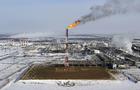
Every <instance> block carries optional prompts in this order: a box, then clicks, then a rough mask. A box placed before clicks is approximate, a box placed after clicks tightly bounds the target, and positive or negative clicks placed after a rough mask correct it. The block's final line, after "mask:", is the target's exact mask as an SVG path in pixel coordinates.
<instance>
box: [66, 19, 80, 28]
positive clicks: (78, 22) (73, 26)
mask: <svg viewBox="0 0 140 90" xmlns="http://www.w3.org/2000/svg"><path fill="white" fill-rule="evenodd" d="M80 23H81V21H80V20H77V21H75V22H74V23H72V24H70V25H69V26H68V27H67V28H66V29H72V28H75V27H76V26H78V25H79V24H80Z"/></svg>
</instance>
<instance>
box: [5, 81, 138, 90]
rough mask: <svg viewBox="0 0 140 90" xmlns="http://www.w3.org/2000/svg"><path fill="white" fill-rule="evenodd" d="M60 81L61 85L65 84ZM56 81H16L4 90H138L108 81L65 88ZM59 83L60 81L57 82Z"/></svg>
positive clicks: (128, 82) (78, 84)
mask: <svg viewBox="0 0 140 90" xmlns="http://www.w3.org/2000/svg"><path fill="white" fill-rule="evenodd" d="M67 81H68V80H66V81H64V80H63V81H62V83H64V82H67ZM56 82H58V81H53V80H52V81H51V80H48V81H46V80H42V81H40V80H39V81H38V80H36V81H33V80H29V81H28V80H27V81H24V80H23V81H22V80H21V81H18V82H16V83H13V84H11V85H10V87H9V88H5V90H139V87H140V83H136V84H135V83H133V82H130V81H118V80H115V81H108V80H94V81H92V80H91V81H86V80H83V81H82V80H80V81H74V80H73V81H70V82H74V83H75V86H73V87H65V86H58V85H57V84H56ZM59 82H60V81H59Z"/></svg>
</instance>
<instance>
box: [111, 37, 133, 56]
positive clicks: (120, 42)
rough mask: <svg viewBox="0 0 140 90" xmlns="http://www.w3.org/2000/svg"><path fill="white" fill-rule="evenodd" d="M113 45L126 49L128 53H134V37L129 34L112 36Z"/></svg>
mask: <svg viewBox="0 0 140 90" xmlns="http://www.w3.org/2000/svg"><path fill="white" fill-rule="evenodd" d="M112 45H113V46H115V47H117V48H121V49H123V50H125V51H126V52H128V53H131V54H132V49H131V47H132V38H130V37H128V36H124V35H123V36H122V35H115V36H114V37H113V38H112Z"/></svg>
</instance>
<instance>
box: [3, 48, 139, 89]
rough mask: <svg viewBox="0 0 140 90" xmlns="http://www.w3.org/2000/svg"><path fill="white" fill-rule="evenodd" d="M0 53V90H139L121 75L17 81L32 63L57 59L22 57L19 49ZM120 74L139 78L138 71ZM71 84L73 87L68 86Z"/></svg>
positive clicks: (49, 57)
mask: <svg viewBox="0 0 140 90" xmlns="http://www.w3.org/2000/svg"><path fill="white" fill-rule="evenodd" d="M0 52H1V54H0V89H2V90H87V89H88V90H93V89H94V90H112V89H114V90H124V89H126V90H139V87H140V82H138V83H134V82H132V81H130V80H129V79H127V77H125V76H124V75H123V74H122V73H120V74H117V75H114V77H116V79H117V80H19V77H20V75H21V74H22V73H23V72H24V71H25V70H27V68H28V67H29V65H31V64H32V63H38V62H39V63H44V62H49V61H51V60H56V58H59V57H58V56H52V55H50V56H49V55H48V56H33V57H28V56H27V57H23V55H22V49H20V48H13V49H11V50H3V49H0ZM3 56H4V57H3ZM60 60H61V59H60ZM62 61H63V60H62ZM122 72H125V73H130V74H134V73H135V74H136V76H139V74H140V69H133V70H132V69H131V70H124V71H122ZM71 84H72V85H73V86H69V85H71Z"/></svg>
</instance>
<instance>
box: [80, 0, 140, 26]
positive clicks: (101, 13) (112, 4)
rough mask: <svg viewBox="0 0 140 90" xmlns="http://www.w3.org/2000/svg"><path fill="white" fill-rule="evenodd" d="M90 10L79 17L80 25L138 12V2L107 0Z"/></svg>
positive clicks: (139, 4) (134, 0)
mask: <svg viewBox="0 0 140 90" xmlns="http://www.w3.org/2000/svg"><path fill="white" fill-rule="evenodd" d="M90 10H91V13H89V14H87V15H85V16H82V17H81V19H80V21H81V23H83V24H84V23H86V22H89V21H94V20H96V19H100V18H104V17H107V16H111V15H116V14H126V13H130V12H140V0H107V1H106V3H105V4H103V5H97V6H93V7H91V8H90Z"/></svg>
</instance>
